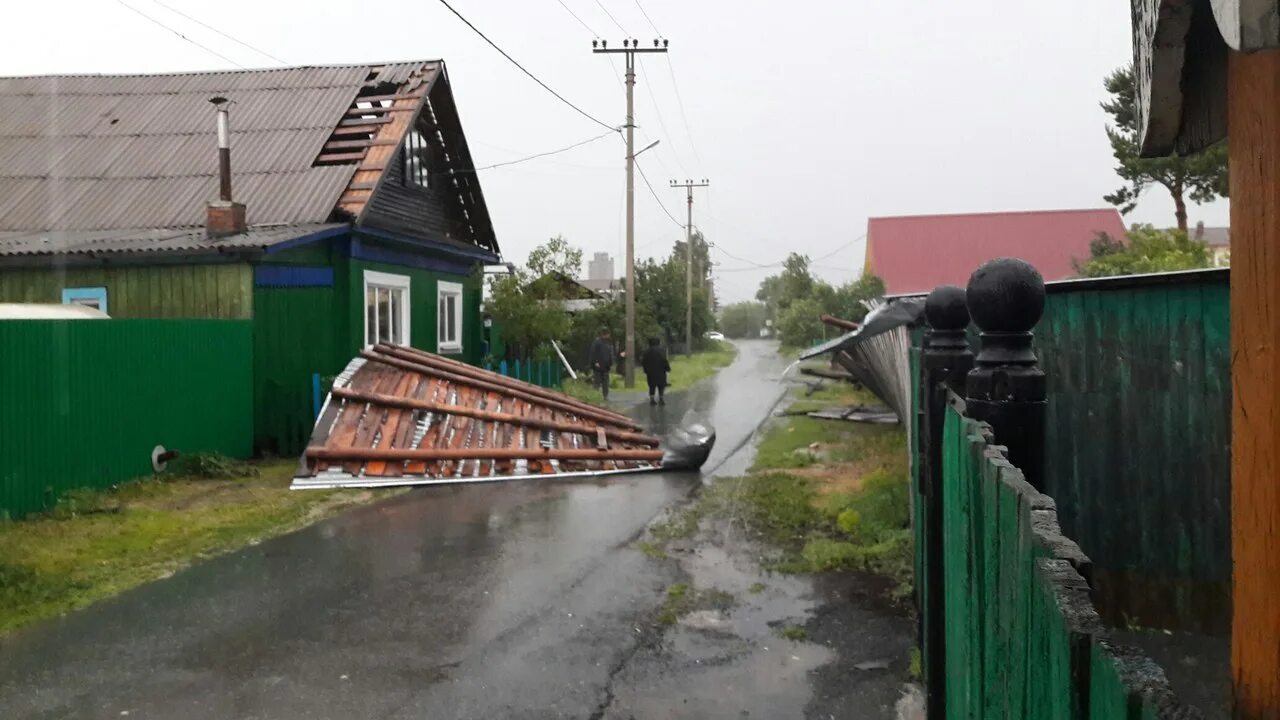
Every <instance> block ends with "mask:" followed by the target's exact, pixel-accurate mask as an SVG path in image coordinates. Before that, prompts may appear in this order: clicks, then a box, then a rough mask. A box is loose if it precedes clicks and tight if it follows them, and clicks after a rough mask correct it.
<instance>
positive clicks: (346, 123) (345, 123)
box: [334, 117, 391, 133]
mask: <svg viewBox="0 0 1280 720" xmlns="http://www.w3.org/2000/svg"><path fill="white" fill-rule="evenodd" d="M389 122H391V118H389V117H379V118H348V119H346V120H340V121H338V127H339V128H354V127H365V128H368V129H369V130H370V131H371V132H376V131H377V126H378V125H386V124H387V123H389ZM337 132H338V131H337V130H334V133H337Z"/></svg>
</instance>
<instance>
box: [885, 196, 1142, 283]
mask: <svg viewBox="0 0 1280 720" xmlns="http://www.w3.org/2000/svg"><path fill="white" fill-rule="evenodd" d="M1099 232H1105V233H1107V234H1109V235H1111V236H1112V237H1115V238H1117V239H1122V238H1123V237H1124V233H1125V228H1124V222H1123V221H1121V219H1120V213H1118V212H1116V210H1115V208H1102V209H1095V210H1031V211H1026V212H1002V213H969V214H960V215H912V216H902V217H881V218H871V219H869V220H868V221H867V265H866V267H867V269H868V270H869V271H871V272H874V273H875V274H876V275H879V276H880V278H881V279H882V280H884V284H885V291H886V292H887V293H888V294H890V295H901V294H905V293H917V292H928V291H930V290H932V289H933V288H935V287H937V286H938V285H948V284H950V285H959V286H961V287H963V286H964V285H965V283H967V282H968V281H969V274H970V273H972V272H973V271H974V270H975V269H976V268H977V267H978V266H979V265H981V264H982V263H984V262H986V261H988V260H991V259H992V258H997V257H1016V258H1019V259H1022V260H1025V261H1027V262H1029V263H1031V264H1032V265H1034V266H1035V267H1036V269H1037V270H1039V271H1040V274H1041V275H1043V276H1044V279H1045V280H1046V281H1048V280H1062V279H1064V278H1069V277H1072V276H1073V275H1074V274H1075V270H1074V269H1073V268H1072V266H1071V261H1072V259H1073V258H1078V259H1082V260H1083V259H1084V258H1087V257H1088V256H1089V241H1090V240H1092V239H1093V238H1094V236H1095V234H1097V233H1099Z"/></svg>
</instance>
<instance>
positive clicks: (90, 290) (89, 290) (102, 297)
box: [62, 287, 110, 315]
mask: <svg viewBox="0 0 1280 720" xmlns="http://www.w3.org/2000/svg"><path fill="white" fill-rule="evenodd" d="M85 300H91V301H93V302H94V303H97V307H98V309H99V310H101V311H102V312H104V313H106V312H107V289H106V288H105V287H83V288H63V289H62V304H63V305H70V304H72V303H75V304H77V305H87V304H89V303H86V302H84V301H85ZM107 314H108V315H110V313H107Z"/></svg>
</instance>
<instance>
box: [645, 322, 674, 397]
mask: <svg viewBox="0 0 1280 720" xmlns="http://www.w3.org/2000/svg"><path fill="white" fill-rule="evenodd" d="M640 367H642V368H644V377H645V379H646V380H648V381H649V404H650V405H666V404H667V401H666V399H665V398H664V397H663V394H664V392H665V391H666V389H667V373H668V372H670V371H671V363H670V362H668V361H667V354H666V353H665V352H663V350H662V348H661V347H660V346H659V345H658V338H649V347H648V349H646V350H645V351H644V355H641V356H640ZM655 392H656V393H657V394H658V397H657V399H656V400H655V399H654V393H655Z"/></svg>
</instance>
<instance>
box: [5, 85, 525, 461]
mask: <svg viewBox="0 0 1280 720" xmlns="http://www.w3.org/2000/svg"><path fill="white" fill-rule="evenodd" d="M211 101H212V102H214V103H216V105H215V104H210V103H211ZM227 101H230V102H227ZM223 111H226V112H227V115H226V116H224V119H229V125H230V132H229V133H227V134H224V137H225V138H226V139H227V141H228V142H225V143H221V144H223V145H229V148H230V149H229V153H228V154H229V157H230V163H229V166H230V168H229V171H220V151H219V146H220V140H221V139H220V138H219V133H218V131H217V128H218V122H219V121H218V115H219V113H221V112H223ZM223 167H226V166H225V165H224V166H223ZM473 167H474V166H473V163H472V160H471V154H470V152H469V150H468V148H467V143H466V138H465V136H464V135H463V132H462V127H461V123H460V121H459V118H458V111H457V108H456V106H455V105H454V100H453V94H452V92H451V90H450V85H449V76H448V73H447V72H446V70H445V65H444V63H443V62H442V61H424V62H408V63H395V64H370V65H349V66H337V67H299V68H282V69H273V70H249V71H235V72H209V73H183V74H171V75H130V76H106V75H77V76H41V77H13V78H0V302H40V303H48V302H68V303H79V304H85V305H92V306H94V307H98V308H100V309H102V310H104V311H106V312H107V313H108V314H109V315H111V316H112V317H113V318H222V319H235V320H243V321H245V322H247V323H251V324H252V327H253V338H254V342H253V354H254V357H253V368H254V387H255V411H254V413H255V414H254V418H253V419H252V422H253V425H254V437H255V445H256V446H257V448H258V449H259V450H261V451H271V452H281V453H292V452H296V451H297V450H299V449H300V448H301V447H302V445H303V444H304V443H305V441H306V439H307V437H308V436H309V434H310V428H311V425H312V418H313V382H312V381H313V376H315V375H316V374H319V375H320V376H325V377H327V376H332V375H334V374H336V373H337V372H338V371H340V370H341V368H342V367H343V366H344V365H345V363H346V362H347V361H348V360H349V359H350V358H351V357H352V356H353V355H355V354H356V353H358V352H360V350H361V349H362V348H363V347H366V346H368V345H371V344H373V343H376V342H392V343H401V344H406V345H412V346H414V347H418V348H422V349H425V350H430V351H433V352H440V353H443V354H445V355H450V356H453V357H457V358H461V359H464V360H466V361H468V362H473V363H476V362H478V361H479V360H480V359H481V356H482V349H481V343H482V327H481V325H482V323H481V320H480V295H481V288H480V279H481V275H482V273H481V272H480V268H481V267H482V266H483V265H484V264H488V263H495V262H498V261H500V259H501V258H500V251H499V248H498V243H497V240H496V238H495V236H494V231H493V226H492V224H491V222H490V219H489V213H488V210H487V209H486V207H485V202H484V196H483V194H482V192H481V189H480V185H479V182H478V181H477V178H476V175H475V173H474V170H473ZM248 421H249V419H248V418H246V422H248Z"/></svg>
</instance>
